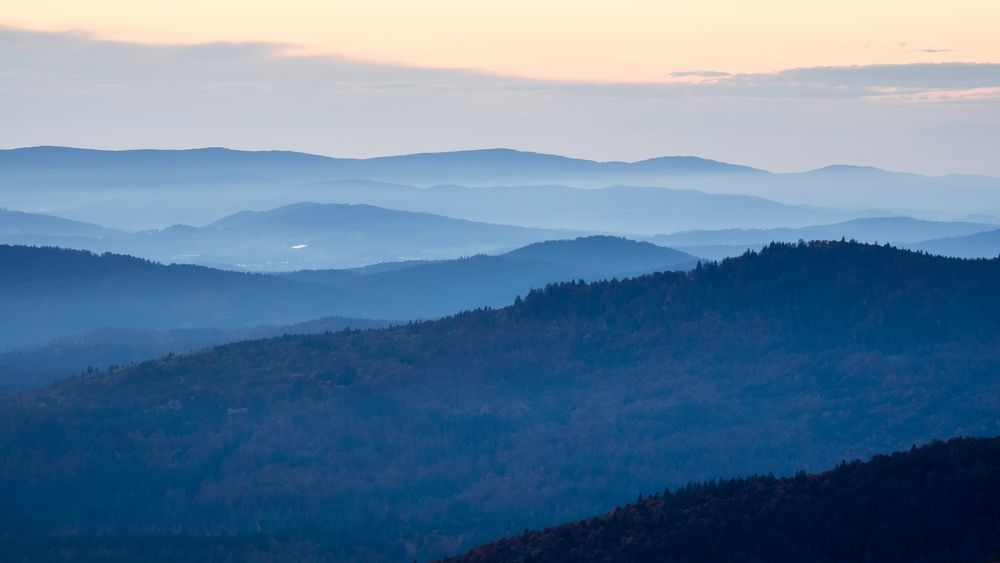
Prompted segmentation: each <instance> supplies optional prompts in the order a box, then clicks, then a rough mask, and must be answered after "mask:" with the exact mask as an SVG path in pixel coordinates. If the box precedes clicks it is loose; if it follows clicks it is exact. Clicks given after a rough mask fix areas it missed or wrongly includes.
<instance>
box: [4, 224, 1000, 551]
mask: <svg viewBox="0 0 1000 563" xmlns="http://www.w3.org/2000/svg"><path fill="white" fill-rule="evenodd" d="M998 283H1000V260H976V261H963V260H955V259H946V258H939V257H932V256H927V255H921V254H917V253H912V252H906V251H900V250H896V249H893V248H889V247H881V246H869V245H861V244H852V243H811V244H808V245H805V244H803V245H798V246H789V245H775V246H771V247H768V248H767V249H765V250H764V251H763V252H761V253H760V254H751V255H746V256H743V257H741V258H738V259H734V260H729V261H725V262H723V263H721V264H720V265H717V266H716V265H709V266H703V267H700V268H697V269H695V270H694V271H692V272H687V273H659V274H653V275H649V276H644V277H641V278H636V279H631V280H625V281H612V282H604V283H596V284H589V285H588V284H582V283H570V284H562V285H558V286H553V287H550V288H548V289H546V290H545V291H538V292H533V293H531V294H530V295H528V296H527V297H526V298H525V299H523V300H522V301H521V302H519V303H517V304H515V305H514V306H512V307H508V308H505V309H501V310H487V311H476V312H471V313H466V314H462V315H458V316H456V317H452V318H447V319H443V320H439V321H434V322H426V323H419V324H413V325H408V326H401V327H397V328H392V329H387V330H377V331H366V332H358V331H351V332H345V333H337V334H331V335H315V336H294V337H284V338H278V339H271V340H262V341H254V342H245V343H239V344H233V345H229V346H224V347H219V348H216V349H213V350H208V351H205V352H202V353H197V354H192V355H187V356H179V357H172V358H164V359H162V360H158V361H155V362H147V363H144V364H140V365H137V366H134V367H131V368H128V369H125V370H120V371H116V372H113V373H109V374H101V375H97V376H89V377H82V378H72V379H69V380H65V381H63V382H60V383H57V384H55V385H53V386H50V387H47V388H44V389H40V390H33V391H26V392H18V393H15V394H11V395H8V396H6V397H5V398H0V401H2V408H0V444H2V445H3V448H2V452H3V454H2V457H0V502H2V503H3V505H4V506H6V507H7V510H6V511H5V512H3V513H2V517H3V518H4V520H3V522H0V524H2V526H0V529H2V530H5V532H4V534H6V535H0V542H2V541H8V543H11V546H13V547H10V546H8V547H10V552H12V553H17V552H18V551H17V550H24V551H25V553H29V554H31V553H34V554H36V555H37V554H39V553H43V554H44V553H50V552H49V551H46V550H50V549H56V548H57V547H58V549H59V550H60V551H59V552H60V553H63V552H65V550H71V548H72V549H77V550H78V551H74V553H84V554H87V553H91V554H93V553H108V552H116V551H115V550H116V549H119V548H121V549H125V548H128V549H133V548H135V549H139V548H140V547H141V548H142V549H148V550H152V551H154V552H156V553H158V554H160V556H161V558H162V559H164V560H169V559H170V557H167V556H163V554H164V553H168V554H173V555H174V556H175V557H173V558H174V559H177V558H178V556H177V554H178V553H181V554H188V555H190V554H196V555H197V554H201V555H202V556H205V554H211V553H213V552H212V550H213V549H218V548H220V547H219V546H223V545H226V546H230V547H232V549H233V552H234V553H237V552H238V553H242V554H250V555H252V554H258V556H259V555H260V554H261V553H266V555H267V558H268V559H272V560H280V559H282V558H284V559H286V560H301V559H302V558H303V557H304V556H303V551H302V550H305V551H307V552H309V553H312V554H313V555H315V556H316V557H318V558H320V559H329V560H345V559H355V560H371V559H394V560H400V559H402V558H407V559H413V558H427V557H437V556H444V555H449V554H455V553H458V552H460V551H462V550H464V549H468V548H470V547H472V546H474V545H477V544H480V543H482V542H484V541H487V540H490V539H493V538H497V537H501V536H504V535H509V534H511V533H515V532H518V531H520V530H522V529H524V528H525V527H544V526H549V525H554V524H557V523H560V522H566V521H570V520H574V519H579V518H583V517H585V516H588V515H592V514H597V513H601V512H604V511H607V510H609V509H611V508H612V507H614V506H615V505H619V504H621V503H623V502H625V501H627V500H630V499H631V498H634V496H635V494H636V493H637V492H639V491H653V490H661V489H662V488H663V486H664V485H670V486H675V485H679V484H683V483H687V482H690V481H694V480H701V479H708V478H712V477H716V476H720V475H734V474H748V473H753V472H765V473H766V472H767V471H775V472H779V473H787V472H792V471H795V470H797V469H802V468H805V469H810V470H811V469H821V468H825V467H830V466H833V465H834V464H836V463H837V462H838V461H839V460H841V459H853V458H856V457H859V456H866V455H870V454H872V453H876V452H882V451H892V450H896V449H900V448H905V447H909V445H910V444H912V443H918V442H923V441H926V440H928V439H932V438H937V437H948V436H953V435H994V434H996V433H997V432H998V430H1000V428H998V422H997V416H996V413H997V412H1000V369H998V366H1000V300H997V299H996V294H995V289H996V287H997V286H998ZM27 532H31V533H30V534H29V533H27ZM52 534H59V537H60V538H61V539H59V542H58V543H52V542H51V541H50V540H51V535H52ZM3 538H6V540H4V539H3ZM14 538H19V541H20V542H21V543H19V544H17V545H19V546H20V547H17V546H15V545H14V544H13V543H12V541H13V539H14ZM32 538H33V539H32ZM269 538H270V539H269ZM272 539H273V541H272ZM22 540H23V541H22ZM24 542H28V543H24ZM32 542H34V543H32ZM49 546H57V547H49ZM129 546H131V547H129ZM233 546H235V547H233ZM281 546H285V547H281ZM0 547H2V546H0ZM64 548H65V549H64ZM237 548H238V549H237ZM227 549H229V548H227ZM171 550H173V551H171ZM310 550H312V551H310ZM316 554H319V555H316ZM248 556H249V555H248ZM40 557H41V556H40Z"/></svg>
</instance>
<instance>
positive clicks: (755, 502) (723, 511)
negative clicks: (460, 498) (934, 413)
mask: <svg viewBox="0 0 1000 563" xmlns="http://www.w3.org/2000/svg"><path fill="white" fill-rule="evenodd" d="M996 499H1000V438H992V439H978V440H976V439H965V440H959V439H956V440H952V441H949V442H947V443H940V442H939V443H934V444H930V445H926V446H923V447H921V448H919V449H918V448H916V447H914V448H913V449H912V450H910V451H908V452H904V453H897V454H893V455H891V456H885V455H880V456H876V457H874V458H872V459H871V460H869V461H867V462H865V463H862V462H859V461H856V462H853V463H850V464H847V463H843V464H841V465H839V466H838V467H837V468H836V469H834V470H832V471H828V472H825V473H821V474H818V475H807V474H805V473H801V474H798V475H796V476H795V477H791V478H785V479H775V478H774V477H773V476H771V477H750V478H747V479H722V480H718V481H712V482H710V483H703V484H696V485H691V486H687V487H684V488H681V489H679V490H677V491H670V490H667V491H664V492H663V493H662V494H661V493H660V492H656V493H655V494H653V495H652V496H650V498H648V499H645V500H640V501H639V502H637V503H635V504H630V505H627V506H624V507H622V508H616V509H615V510H614V511H612V512H610V513H608V514H605V515H603V516H599V517H596V518H591V519H589V520H583V521H580V522H574V523H572V524H567V525H564V526H558V527H555V528H548V529H546V530H544V531H538V532H531V533H528V534H525V535H523V536H519V537H515V538H510V539H505V540H501V541H498V542H496V543H492V544H489V545H485V546H483V547H480V548H477V549H475V550H473V551H471V552H470V553H468V554H466V555H463V556H462V557H456V558H454V559H449V560H448V561H451V562H455V563H458V562H468V563H493V562H522V561H524V562H526V561H566V562H587V561H612V562H614V561H621V562H626V561H628V562H636V563H640V562H646V561H650V562H653V561H656V562H682V561H683V562H687V561H702V562H705V563H728V562H731V561H742V562H744V563H797V562H801V561H811V562H814V563H827V562H828V563H835V562H839V561H879V562H881V563H913V562H924V561H951V562H955V563H959V562H963V563H981V562H983V561H995V560H996V558H997V557H1000V503H997V502H995V501H996Z"/></svg>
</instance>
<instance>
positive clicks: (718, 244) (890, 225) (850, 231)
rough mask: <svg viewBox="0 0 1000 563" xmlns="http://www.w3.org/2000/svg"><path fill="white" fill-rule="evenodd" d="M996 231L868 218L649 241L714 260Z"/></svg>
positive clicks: (981, 225) (966, 225) (683, 234)
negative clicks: (811, 246) (779, 248)
mask: <svg viewBox="0 0 1000 563" xmlns="http://www.w3.org/2000/svg"><path fill="white" fill-rule="evenodd" d="M996 227H997V226H996V225H995V224H990V223H978V222H970V221H924V220H920V219H914V218H912V217H865V218H859V219H853V220H850V221H844V222H841V223H835V224H831V225H813V226H808V227H799V228H777V229H723V230H717V231H685V232H679V233H673V234H669V235H657V236H654V237H650V238H649V239H648V240H649V241H651V242H653V243H656V244H661V245H663V246H669V247H672V248H682V249H685V250H686V251H688V252H692V253H696V254H698V255H699V256H704V257H706V258H713V259H714V258H724V257H726V256H739V255H740V254H742V253H744V252H746V250H747V249H748V248H753V249H759V248H760V247H762V246H764V245H766V244H769V243H771V242H797V241H800V240H841V239H846V240H856V241H858V242H867V243H886V242H888V243H891V244H895V245H907V244H909V245H910V246H911V247H912V243H918V242H920V241H926V240H927V239H933V238H943V237H958V236H966V235H972V234H975V233H980V232H983V231H989V230H995V229H996ZM956 256H958V255H956ZM961 257H963V258H967V257H971V256H961ZM990 257H992V255H990Z"/></svg>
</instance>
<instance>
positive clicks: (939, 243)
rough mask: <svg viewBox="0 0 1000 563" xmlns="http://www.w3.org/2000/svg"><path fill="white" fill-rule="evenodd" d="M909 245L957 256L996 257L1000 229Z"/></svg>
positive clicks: (998, 252) (917, 248) (998, 248)
mask: <svg viewBox="0 0 1000 563" xmlns="http://www.w3.org/2000/svg"><path fill="white" fill-rule="evenodd" d="M908 247H909V248H913V249H915V250H923V251H924V252H930V253H932V254H940V255H942V256H953V257H955V258H996V257H997V256H1000V229H994V230H991V231H985V232H980V233H974V234H970V235H964V236H951V237H944V238H939V239H933V240H925V241H921V242H918V243H915V244H911V245H908Z"/></svg>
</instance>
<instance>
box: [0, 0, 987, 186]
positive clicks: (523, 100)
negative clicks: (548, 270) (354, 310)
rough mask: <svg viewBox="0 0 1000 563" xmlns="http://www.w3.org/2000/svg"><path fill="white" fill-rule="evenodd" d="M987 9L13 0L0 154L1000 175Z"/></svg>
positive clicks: (955, 5) (3, 33)
mask: <svg viewBox="0 0 1000 563" xmlns="http://www.w3.org/2000/svg"><path fill="white" fill-rule="evenodd" d="M997 22H1000V2H996V1H995V0H952V1H949V2H944V1H936V0H906V1H898V0H865V1H859V0H842V1H839V2H828V1H813V0H797V1H786V0H757V1H755V2H746V1H743V0H701V1H697V2H694V1H678V0H658V1H652V0H618V1H615V2H608V1H602V2H599V1H594V0H574V1H565V0H546V1H537V0H535V1H527V0H505V1H502V2H501V1H492V0H478V1H473V0H465V1H455V0H423V1H419V2H418V1H409V0H365V1H329V0H327V1H317V0H283V1H281V2H247V1H240V2H236V1H231V0H212V1H206V0H200V1H198V2H195V1H193V0H169V1H168V0H128V1H122V0H102V1H96V0H30V1H12V0H0V79H2V80H0V118H2V122H3V123H4V127H3V128H2V130H0V146H3V147H8V148H9V147H16V146H27V145H37V144H66V145H74V146H86V147H95V148H133V147H154V148H155V147H162V148H180V147H194V146H230V147H234V148H245V149H290V150H303V151H307V152H315V153H320V154H330V155H336V156H374V155H383V154H398V153H407V152H423V151H437V150H455V149H465V148H484V147H497V146H508V147H512V148H518V149H524V150H537V151H542V152H553V153H559V154H566V155H569V156H577V157H583V158H593V159H597V160H637V159H642V158H648V157H652V156H659V155H669V154H684V155H697V156H704V157H708V158H715V159H719V160H725V161H729V162H736V163H741V164H749V165H753V166H759V167H763V168H767V169H771V170H775V171H791V170H804V169H809V168H815V167H819V166H824V165H827V164H832V163H851V164H862V165H874V166H880V167H884V168H889V169H896V170H908V171H915V172H923V173H930V174H946V173H953V172H966V173H980V174H991V175H1000V159H997V158H995V156H994V155H993V154H992V153H993V152H995V148H996V147H997V146H1000V29H998V27H1000V24H997Z"/></svg>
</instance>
